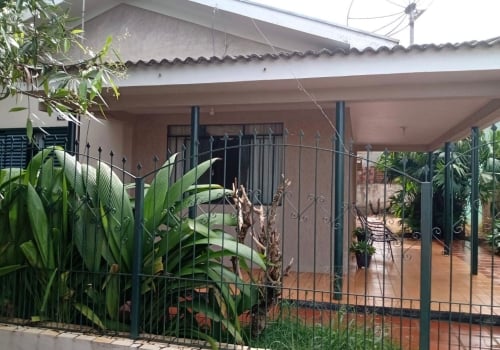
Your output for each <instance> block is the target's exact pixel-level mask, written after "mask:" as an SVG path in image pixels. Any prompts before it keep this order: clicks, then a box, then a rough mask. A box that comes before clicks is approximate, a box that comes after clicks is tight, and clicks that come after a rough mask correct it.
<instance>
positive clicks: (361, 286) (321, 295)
mask: <svg viewBox="0 0 500 350" xmlns="http://www.w3.org/2000/svg"><path fill="white" fill-rule="evenodd" d="M466 244H467V243H466V242H464V241H455V242H454V243H453V246H452V249H451V255H449V256H445V255H443V247H442V245H440V244H439V243H438V242H433V245H432V276H431V300H432V304H431V310H432V311H434V312H436V314H439V315H440V316H441V317H442V318H441V321H439V320H433V321H432V327H431V329H432V331H431V343H432V346H431V348H432V349H500V327H499V326H492V325H491V323H490V322H488V321H489V320H488V317H489V316H491V315H495V316H500V278H498V277H495V275H498V274H499V273H500V257H497V256H495V255H492V254H491V253H489V251H488V250H487V249H484V248H480V252H479V258H480V259H479V273H478V275H476V276H471V274H470V264H469V261H470V249H469V248H468V247H467V246H466ZM377 245H378V252H377V253H376V254H375V255H374V256H373V259H372V264H371V266H370V267H369V268H368V269H358V268H357V267H356V261H355V257H354V256H350V257H349V270H348V273H347V275H346V276H345V278H344V285H343V296H342V299H341V300H334V299H333V298H332V296H333V294H332V293H331V291H332V288H331V283H332V281H331V279H330V275H329V274H316V275H314V274H312V273H298V274H297V273H291V274H290V275H289V276H288V277H285V279H284V290H283V298H284V299H291V300H300V301H301V302H302V303H303V304H304V303H305V305H308V306H309V307H310V308H311V310H315V311H312V314H311V315H310V316H309V317H308V318H310V317H313V318H317V317H320V314H321V319H323V317H333V316H325V315H327V314H328V313H330V315H332V312H331V311H330V310H332V309H335V307H331V306H332V305H333V306H335V304H341V305H345V304H348V305H351V306H352V305H361V306H363V305H368V306H375V307H382V306H383V307H386V309H384V310H385V311H383V314H384V316H380V317H381V320H382V319H383V320H384V321H381V322H382V323H384V324H385V325H386V326H387V325H389V326H390V327H389V330H390V334H391V337H392V338H393V339H396V340H397V341H398V342H400V343H401V345H402V347H403V348H404V349H418V341H419V336H418V334H419V320H418V319H416V318H407V317H403V316H388V315H390V312H394V311H396V312H397V311H398V310H401V308H403V309H405V310H406V313H405V314H404V316H409V315H408V313H411V310H419V309H420V302H419V296H420V251H421V246H420V241H418V240H405V242H404V243H403V244H398V245H397V246H393V251H394V262H393V261H392V260H391V258H390V255H389V254H388V252H387V254H385V255H384V254H382V252H383V250H384V248H383V246H382V243H378V244H377ZM384 257H385V258H384ZM313 287H314V291H313ZM379 310H380V309H379ZM450 311H451V313H450ZM318 313H319V314H318ZM392 314H393V315H394V313H392ZM364 315H365V316H366V315H368V314H367V313H366V312H365V314H364ZM443 317H444V318H443ZM443 319H444V321H443ZM478 319H479V321H478ZM452 321H460V322H452ZM497 322H498V319H497ZM384 328H386V327H384Z"/></svg>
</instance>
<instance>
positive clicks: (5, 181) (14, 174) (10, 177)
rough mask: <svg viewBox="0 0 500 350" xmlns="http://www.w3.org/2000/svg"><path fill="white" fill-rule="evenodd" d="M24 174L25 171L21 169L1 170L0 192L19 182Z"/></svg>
mask: <svg viewBox="0 0 500 350" xmlns="http://www.w3.org/2000/svg"><path fill="white" fill-rule="evenodd" d="M23 174H24V170H23V169H21V168H6V169H0V190H2V189H3V188H4V187H7V186H9V185H10V184H12V182H16V181H18V179H19V177H21V176H22V175H23Z"/></svg>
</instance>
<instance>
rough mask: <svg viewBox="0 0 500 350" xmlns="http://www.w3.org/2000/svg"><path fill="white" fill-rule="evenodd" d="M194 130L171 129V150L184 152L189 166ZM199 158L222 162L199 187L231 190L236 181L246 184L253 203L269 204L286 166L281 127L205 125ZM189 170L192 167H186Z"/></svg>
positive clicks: (202, 131)
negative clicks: (202, 185) (191, 135)
mask: <svg viewBox="0 0 500 350" xmlns="http://www.w3.org/2000/svg"><path fill="white" fill-rule="evenodd" d="M190 134H191V127H190V126H187V125H183V126H170V127H169V128H168V148H169V151H171V152H183V151H184V152H185V155H186V162H187V163H189V156H190V154H191V149H190V148H191V146H190V145H191V142H190ZM198 152H199V158H198V161H199V162H202V161H204V160H207V159H210V158H221V160H220V161H218V162H216V163H214V165H213V166H212V170H211V173H210V174H205V175H204V176H203V177H202V178H201V179H200V183H209V182H211V183H216V184H220V185H223V186H224V187H226V188H231V186H232V183H233V181H234V179H235V178H238V182H239V183H240V184H243V185H244V186H245V187H246V189H247V191H248V193H249V195H250V196H251V199H252V200H253V201H254V202H256V203H258V202H262V203H263V204H270V203H271V201H272V198H273V194H274V192H275V191H276V189H277V187H278V185H279V182H280V178H281V174H282V162H283V125H282V124H245V125H203V126H200V130H199V146H198ZM185 166H186V167H185V168H186V169H188V168H189V164H185Z"/></svg>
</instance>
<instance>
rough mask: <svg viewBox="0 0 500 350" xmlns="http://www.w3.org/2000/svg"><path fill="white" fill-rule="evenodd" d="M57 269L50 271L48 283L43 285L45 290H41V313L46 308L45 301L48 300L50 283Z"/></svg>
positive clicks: (52, 281)
mask: <svg viewBox="0 0 500 350" xmlns="http://www.w3.org/2000/svg"><path fill="white" fill-rule="evenodd" d="M56 274H57V269H54V271H52V274H51V275H50V278H49V281H48V283H47V284H46V285H45V286H44V287H45V291H44V292H43V299H42V306H41V307H40V312H41V314H42V315H43V314H44V313H45V311H46V310H47V302H48V301H49V295H50V294H51V289H52V284H53V283H54V279H55V278H56Z"/></svg>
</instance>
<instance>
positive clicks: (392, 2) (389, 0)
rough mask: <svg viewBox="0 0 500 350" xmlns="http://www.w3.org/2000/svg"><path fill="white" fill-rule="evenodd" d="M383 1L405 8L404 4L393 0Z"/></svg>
mask: <svg viewBox="0 0 500 350" xmlns="http://www.w3.org/2000/svg"><path fill="white" fill-rule="evenodd" d="M385 1H387V2H388V3H389V4H392V5H394V6H397V7H401V8H403V9H405V8H406V6H403V5H400V4H398V3H396V2H394V1H391V0H385Z"/></svg>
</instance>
